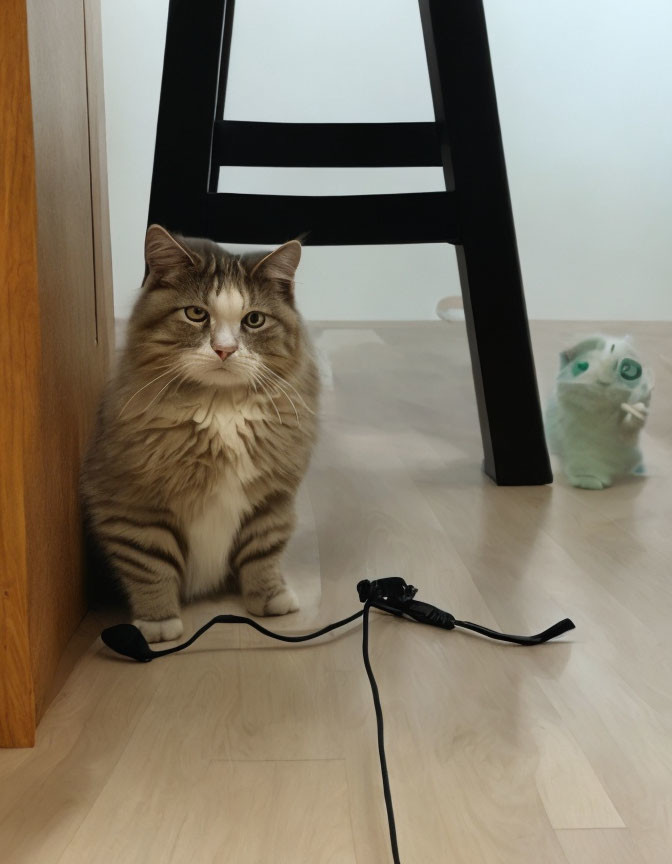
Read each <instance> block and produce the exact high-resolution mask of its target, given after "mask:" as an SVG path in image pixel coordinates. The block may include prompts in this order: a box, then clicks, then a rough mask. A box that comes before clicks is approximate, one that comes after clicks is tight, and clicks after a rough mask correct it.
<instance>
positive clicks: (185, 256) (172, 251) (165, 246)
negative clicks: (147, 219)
mask: <svg viewBox="0 0 672 864" xmlns="http://www.w3.org/2000/svg"><path fill="white" fill-rule="evenodd" d="M145 262H146V264H147V268H148V269H149V272H150V273H152V274H153V275H155V276H159V277H160V276H164V275H165V274H166V273H168V272H170V271H171V270H178V269H182V268H184V267H193V266H194V265H195V264H196V255H195V254H194V253H193V252H190V251H189V250H188V249H187V248H186V247H185V246H183V245H182V244H181V243H180V242H179V241H178V240H177V239H176V238H175V237H173V235H172V234H170V233H169V232H168V231H166V229H165V228H162V227H161V226H160V225H150V226H149V228H148V229H147V234H146V236H145Z"/></svg>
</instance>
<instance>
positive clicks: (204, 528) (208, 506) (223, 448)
mask: <svg viewBox="0 0 672 864" xmlns="http://www.w3.org/2000/svg"><path fill="white" fill-rule="evenodd" d="M260 416H261V414H260V406H258V405H257V404H255V403H245V404H243V405H231V404H227V403H224V404H221V403H220V404H219V405H217V406H213V405H211V406H209V407H208V408H207V409H205V408H204V409H199V410H198V411H197V412H196V413H195V415H194V418H193V419H194V423H196V425H197V427H198V430H199V432H200V433H201V434H204V435H206V436H207V437H208V439H209V442H210V451H211V453H212V454H213V456H214V457H215V459H216V461H217V462H221V463H222V464H223V465H224V468H223V469H222V468H220V469H219V470H218V471H217V474H218V479H217V483H216V485H215V487H214V489H213V490H212V491H211V492H210V493H209V494H208V496H207V497H206V498H205V499H204V500H203V501H202V503H201V504H200V506H199V507H197V508H196V509H195V512H194V514H193V516H192V518H191V520H190V522H189V524H188V525H186V526H185V529H186V530H185V533H186V535H187V542H188V544H189V563H188V567H187V573H186V574H185V579H184V584H183V594H184V597H185V599H192V598H194V597H197V596H199V595H202V594H206V593H208V592H210V591H212V590H214V589H216V588H217V587H218V586H219V585H221V584H222V582H223V580H224V577H225V575H226V566H227V559H228V557H229V553H230V550H231V544H232V542H233V540H234V538H235V536H236V533H237V531H238V529H239V528H240V525H241V522H242V520H243V518H244V516H245V515H246V513H247V512H248V511H249V509H250V503H249V500H248V497H247V495H246V492H245V486H246V485H247V484H248V483H250V482H251V481H252V480H254V479H255V477H257V476H258V473H259V472H258V470H257V468H256V466H255V464H254V460H253V458H252V457H251V456H250V453H249V452H248V447H246V446H245V440H248V441H249V440H250V436H251V431H250V425H251V424H252V423H254V421H255V420H259V419H260ZM213 470H215V469H213Z"/></svg>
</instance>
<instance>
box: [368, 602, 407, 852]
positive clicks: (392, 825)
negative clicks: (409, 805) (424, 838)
mask: <svg viewBox="0 0 672 864" xmlns="http://www.w3.org/2000/svg"><path fill="white" fill-rule="evenodd" d="M370 608H371V604H370V603H369V602H367V603H366V605H365V606H364V621H363V627H362V656H363V658H364V667H365V669H366V674H367V675H368V678H369V684H370V685H371V694H372V696H373V707H374V708H375V711H376V725H377V727H378V755H379V757H380V773H381V774H382V776H383V795H384V796H385V808H386V810H387V824H388V827H389V829H390V845H391V846H392V860H393V861H394V864H401V859H400V858H399V847H398V846H397V825H396V822H395V821H394V807H393V806H392V793H391V792H390V778H389V776H388V773H387V758H386V757H385V733H384V728H383V709H382V707H381V705H380V695H379V693H378V685H377V684H376V679H375V676H374V674H373V669H372V668H371V661H370V659H369V609H370Z"/></svg>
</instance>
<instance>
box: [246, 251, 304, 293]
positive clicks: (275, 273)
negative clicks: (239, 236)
mask: <svg viewBox="0 0 672 864" xmlns="http://www.w3.org/2000/svg"><path fill="white" fill-rule="evenodd" d="M300 260H301V244H300V243H299V241H298V240H290V241H289V243H285V244H284V245H282V246H278V248H277V249H276V250H275V251H273V252H269V254H268V255H266V256H264V257H263V258H262V259H261V261H257V263H256V264H255V265H254V267H253V268H252V271H251V273H250V276H251V277H254V278H257V279H260V278H261V279H269V280H273V281H275V282H282V283H284V284H286V285H290V286H291V284H292V283H293V282H294V276H295V275H296V268H297V267H298V266H299V261H300Z"/></svg>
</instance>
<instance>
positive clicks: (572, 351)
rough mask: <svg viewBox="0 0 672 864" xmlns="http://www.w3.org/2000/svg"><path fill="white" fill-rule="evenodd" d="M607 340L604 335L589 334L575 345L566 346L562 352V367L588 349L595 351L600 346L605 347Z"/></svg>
mask: <svg viewBox="0 0 672 864" xmlns="http://www.w3.org/2000/svg"><path fill="white" fill-rule="evenodd" d="M606 344H607V343H606V341H605V340H604V337H603V336H589V337H588V338H587V339H582V340H581V341H580V342H577V343H576V345H573V346H572V347H571V348H566V349H565V350H564V351H561V352H560V368H561V369H564V368H565V366H566V365H567V364H568V363H571V362H572V360H574V359H575V358H576V357H578V356H579V355H580V354H585V353H586V351H595V350H596V349H599V348H604V346H605V345H606Z"/></svg>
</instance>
